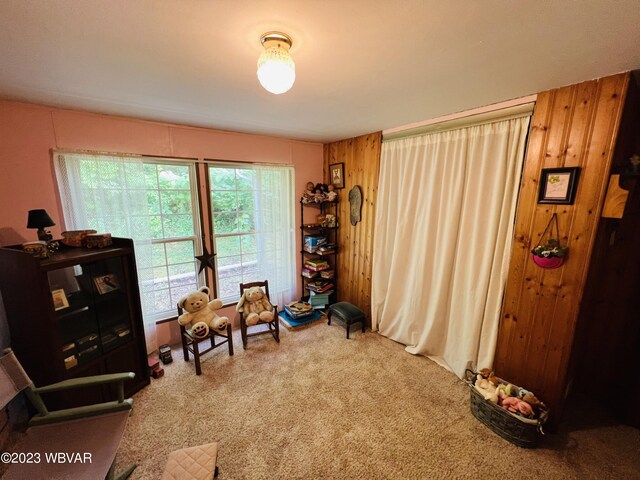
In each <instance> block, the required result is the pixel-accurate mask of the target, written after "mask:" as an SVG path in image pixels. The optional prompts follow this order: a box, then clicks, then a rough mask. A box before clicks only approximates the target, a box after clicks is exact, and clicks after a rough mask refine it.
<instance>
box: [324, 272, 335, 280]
mask: <svg viewBox="0 0 640 480" xmlns="http://www.w3.org/2000/svg"><path fill="white" fill-rule="evenodd" d="M335 274H336V272H335V271H334V270H322V271H321V272H320V277H322V278H326V279H327V280H329V279H330V278H333V277H334V276H335Z"/></svg>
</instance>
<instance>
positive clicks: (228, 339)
mask: <svg viewBox="0 0 640 480" xmlns="http://www.w3.org/2000/svg"><path fill="white" fill-rule="evenodd" d="M227 342H229V355H231V356H232V355H233V334H232V331H231V324H230V323H227Z"/></svg>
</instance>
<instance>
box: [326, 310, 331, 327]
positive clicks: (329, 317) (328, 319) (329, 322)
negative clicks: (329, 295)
mask: <svg viewBox="0 0 640 480" xmlns="http://www.w3.org/2000/svg"><path fill="white" fill-rule="evenodd" d="M327 325H331V310H329V313H327Z"/></svg>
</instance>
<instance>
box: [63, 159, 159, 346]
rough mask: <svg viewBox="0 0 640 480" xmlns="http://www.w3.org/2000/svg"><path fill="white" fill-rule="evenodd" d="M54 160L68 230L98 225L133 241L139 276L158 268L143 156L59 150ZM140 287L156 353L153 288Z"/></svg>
mask: <svg viewBox="0 0 640 480" xmlns="http://www.w3.org/2000/svg"><path fill="white" fill-rule="evenodd" d="M54 160H55V161H54V165H55V170H56V177H57V179H58V188H59V190H60V199H61V201H62V209H63V213H64V220H65V226H66V228H67V230H83V229H87V228H92V229H95V230H97V231H99V232H110V233H111V234H112V235H113V236H117V237H125V238H131V239H133V241H134V245H135V256H136V266H137V268H138V272H139V274H138V277H139V278H143V275H141V274H140V271H141V270H142V269H144V268H146V269H147V270H148V269H149V267H151V266H152V249H151V233H150V232H151V225H150V217H149V215H148V205H147V193H146V190H144V187H145V183H144V182H145V175H144V165H143V162H142V159H141V158H137V157H126V156H121V157H118V156H114V155H108V156H106V155H98V154H96V155H93V154H64V153H56V154H55V155H54ZM139 288H140V296H141V304H142V311H143V318H144V334H145V339H146V344H147V352H149V353H150V352H152V351H154V350H156V349H157V342H156V324H155V320H154V319H153V318H151V317H150V315H148V314H147V313H148V311H149V310H150V309H151V308H150V305H148V302H149V299H150V298H151V297H152V293H153V292H152V291H151V288H150V286H148V285H147V284H146V283H145V282H139ZM147 290H148V291H147Z"/></svg>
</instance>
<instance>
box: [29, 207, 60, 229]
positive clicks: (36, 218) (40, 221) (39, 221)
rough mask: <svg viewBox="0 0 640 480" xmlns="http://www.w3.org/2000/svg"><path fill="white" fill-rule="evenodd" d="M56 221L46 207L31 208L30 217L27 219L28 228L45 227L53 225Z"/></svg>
mask: <svg viewBox="0 0 640 480" xmlns="http://www.w3.org/2000/svg"><path fill="white" fill-rule="evenodd" d="M54 225H55V222H54V221H53V220H51V217H50V216H49V214H48V213H47V211H46V210H44V209H39V210H29V219H28V220H27V228H45V227H52V226H54Z"/></svg>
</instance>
